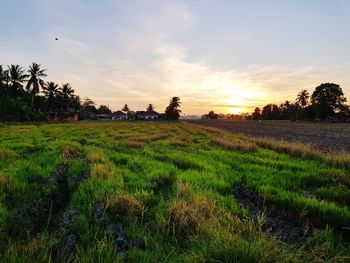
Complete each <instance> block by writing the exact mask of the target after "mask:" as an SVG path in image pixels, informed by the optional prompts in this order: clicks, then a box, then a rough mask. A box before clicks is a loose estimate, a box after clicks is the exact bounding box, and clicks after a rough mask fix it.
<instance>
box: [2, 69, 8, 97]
mask: <svg viewBox="0 0 350 263" xmlns="http://www.w3.org/2000/svg"><path fill="white" fill-rule="evenodd" d="M8 80H9V78H8V70H4V69H3V68H2V65H0V96H2V95H5V94H6V90H7V84H8Z"/></svg>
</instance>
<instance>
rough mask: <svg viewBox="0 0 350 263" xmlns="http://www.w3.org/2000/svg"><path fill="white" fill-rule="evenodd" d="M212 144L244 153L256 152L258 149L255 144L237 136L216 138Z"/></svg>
mask: <svg viewBox="0 0 350 263" xmlns="http://www.w3.org/2000/svg"><path fill="white" fill-rule="evenodd" d="M212 143H213V144H215V145H218V146H221V147H224V148H226V149H230V150H235V151H242V152H254V151H255V150H256V149H257V146H256V144H255V143H254V142H250V141H248V140H244V139H242V138H240V137H237V136H222V135H220V136H216V137H214V138H213V139H212Z"/></svg>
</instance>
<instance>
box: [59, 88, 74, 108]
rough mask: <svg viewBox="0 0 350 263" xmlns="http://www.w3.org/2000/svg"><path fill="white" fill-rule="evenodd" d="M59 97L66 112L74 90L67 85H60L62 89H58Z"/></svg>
mask: <svg viewBox="0 0 350 263" xmlns="http://www.w3.org/2000/svg"><path fill="white" fill-rule="evenodd" d="M60 91H61V96H62V99H63V104H64V107H65V110H66V111H68V109H69V106H70V104H71V103H70V100H71V99H72V98H73V97H74V89H73V88H72V86H71V85H70V84H69V83H66V84H62V87H61V88H60Z"/></svg>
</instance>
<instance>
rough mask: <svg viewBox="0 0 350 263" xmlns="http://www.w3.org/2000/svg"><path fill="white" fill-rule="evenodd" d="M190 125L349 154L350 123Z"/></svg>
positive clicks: (217, 122) (223, 122)
mask: <svg viewBox="0 0 350 263" xmlns="http://www.w3.org/2000/svg"><path fill="white" fill-rule="evenodd" d="M189 122H190V123H193V124H198V125H203V126H209V127H214V128H219V129H222V130H225V131H228V132H231V133H241V134H245V135H249V136H257V137H268V138H273V139H278V140H282V141H287V142H297V143H305V144H311V145H312V146H313V147H315V148H317V149H319V150H322V151H326V152H334V151H345V152H350V123H315V122H291V121H261V122H259V121H233V120H191V121H189Z"/></svg>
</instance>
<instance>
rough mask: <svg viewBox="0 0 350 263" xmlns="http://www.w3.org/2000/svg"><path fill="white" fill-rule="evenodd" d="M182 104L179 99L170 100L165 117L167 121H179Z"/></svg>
mask: <svg viewBox="0 0 350 263" xmlns="http://www.w3.org/2000/svg"><path fill="white" fill-rule="evenodd" d="M180 104H181V102H180V98H179V97H172V98H171V99H170V103H169V106H168V107H166V109H165V116H166V118H167V119H170V120H177V119H178V118H179V117H180V113H181V110H180V109H179V108H180Z"/></svg>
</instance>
